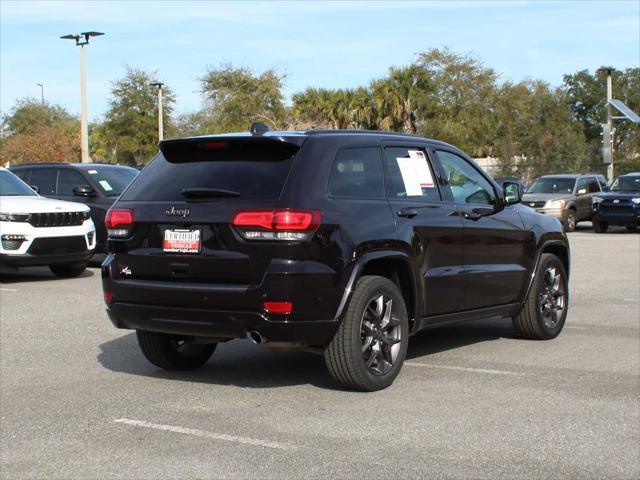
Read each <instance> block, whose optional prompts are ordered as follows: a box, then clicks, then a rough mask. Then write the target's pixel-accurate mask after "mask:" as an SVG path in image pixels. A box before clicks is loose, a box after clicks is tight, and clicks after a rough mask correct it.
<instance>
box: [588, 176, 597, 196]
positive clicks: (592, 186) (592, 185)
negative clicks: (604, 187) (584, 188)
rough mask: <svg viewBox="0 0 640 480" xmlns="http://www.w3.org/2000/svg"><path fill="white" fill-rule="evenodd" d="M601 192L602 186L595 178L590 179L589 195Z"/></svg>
mask: <svg viewBox="0 0 640 480" xmlns="http://www.w3.org/2000/svg"><path fill="white" fill-rule="evenodd" d="M599 191H600V184H599V183H598V181H597V180H596V179H595V178H590V179H589V193H595V192H599Z"/></svg>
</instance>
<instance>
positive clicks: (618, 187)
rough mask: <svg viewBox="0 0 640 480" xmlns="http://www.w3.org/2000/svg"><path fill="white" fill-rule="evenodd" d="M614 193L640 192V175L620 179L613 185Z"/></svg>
mask: <svg viewBox="0 0 640 480" xmlns="http://www.w3.org/2000/svg"><path fill="white" fill-rule="evenodd" d="M611 191H612V192H640V175H637V176H628V177H618V178H616V181H615V182H613V185H611Z"/></svg>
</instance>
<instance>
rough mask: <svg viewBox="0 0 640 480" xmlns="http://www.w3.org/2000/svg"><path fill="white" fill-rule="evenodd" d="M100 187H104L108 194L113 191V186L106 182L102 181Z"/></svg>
mask: <svg viewBox="0 0 640 480" xmlns="http://www.w3.org/2000/svg"><path fill="white" fill-rule="evenodd" d="M100 185H102V188H104V190H105V191H106V192H110V191H111V190H113V188H112V187H111V185H109V182H107V181H106V180H100Z"/></svg>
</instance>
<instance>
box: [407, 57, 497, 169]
mask: <svg viewBox="0 0 640 480" xmlns="http://www.w3.org/2000/svg"><path fill="white" fill-rule="evenodd" d="M416 66H417V67H418V68H419V69H420V70H421V72H422V73H421V75H422V76H423V77H426V79H428V85H429V89H428V90H427V91H426V92H423V94H422V95H421V96H420V97H419V98H418V99H417V106H416V108H417V115H418V125H419V127H418V132H419V133H420V134H422V135H425V136H428V137H432V138H438V139H440V140H444V141H445V142H449V143H451V144H454V145H457V146H458V147H460V148H461V149H462V150H464V151H466V152H467V153H468V154H470V155H472V156H475V157H484V156H487V155H491V154H493V141H494V139H495V122H496V117H495V110H494V109H495V107H494V106H495V102H496V95H497V75H496V73H495V72H494V71H493V70H492V69H491V68H487V67H485V66H484V65H483V64H482V62H480V60H478V59H476V58H474V57H471V56H465V55H459V54H456V53H454V52H452V51H451V50H449V49H442V50H440V49H432V50H429V51H427V52H424V53H421V54H420V55H419V56H418V60H417V61H416Z"/></svg>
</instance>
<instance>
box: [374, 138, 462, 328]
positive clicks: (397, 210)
mask: <svg viewBox="0 0 640 480" xmlns="http://www.w3.org/2000/svg"><path fill="white" fill-rule="evenodd" d="M384 162H385V175H386V191H387V198H388V200H389V203H390V205H391V210H392V212H393V215H394V218H395V221H396V227H397V230H398V237H399V239H400V240H401V241H403V242H404V243H405V244H408V245H409V246H410V248H411V250H412V251H411V257H412V258H413V259H414V262H415V269H414V270H415V271H417V272H418V275H419V278H418V279H416V280H417V282H418V284H419V285H421V287H422V290H423V294H422V298H423V304H422V311H423V316H432V315H438V314H444V313H450V312H455V311H456V310H458V309H459V305H460V299H461V297H462V295H463V294H464V275H463V271H464V267H463V256H462V251H463V250H462V249H463V244H462V242H463V237H462V221H461V219H460V217H459V216H458V215H457V214H456V208H455V205H454V204H453V203H451V202H443V200H442V197H441V195H440V186H439V185H438V175H437V172H436V171H435V170H434V169H433V166H432V164H431V162H430V159H429V152H428V151H427V149H426V146H425V145H423V144H422V145H421V144H418V143H416V144H397V143H396V144H389V145H385V147H384Z"/></svg>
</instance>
